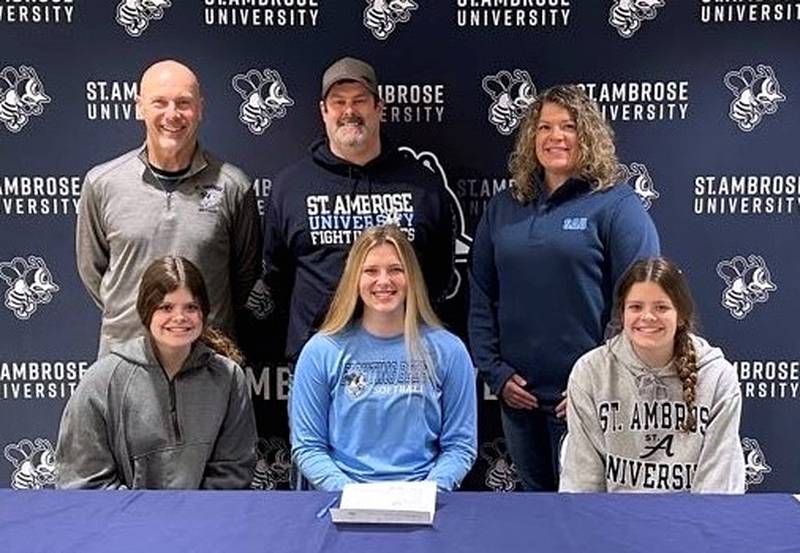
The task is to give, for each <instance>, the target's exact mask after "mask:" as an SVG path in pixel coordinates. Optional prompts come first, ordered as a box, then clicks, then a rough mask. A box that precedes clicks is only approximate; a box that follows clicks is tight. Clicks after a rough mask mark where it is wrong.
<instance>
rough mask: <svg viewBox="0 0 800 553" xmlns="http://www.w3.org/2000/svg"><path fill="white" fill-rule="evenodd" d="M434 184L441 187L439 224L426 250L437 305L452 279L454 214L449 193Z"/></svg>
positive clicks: (432, 293)
mask: <svg viewBox="0 0 800 553" xmlns="http://www.w3.org/2000/svg"><path fill="white" fill-rule="evenodd" d="M435 186H438V187H440V189H441V193H440V197H439V213H438V215H437V220H438V222H439V224H438V225H437V229H436V232H435V233H434V236H433V244H431V248H430V250H429V252H428V255H429V256H430V262H429V263H428V265H429V266H428V275H427V282H428V286H429V290H428V294H429V296H430V298H431V302H432V303H433V304H434V305H437V304H440V303H441V302H443V301H444V300H445V297H446V296H447V293H448V292H449V288H450V281H451V280H452V279H453V255H454V253H455V214H454V211H453V209H454V208H453V205H452V201H451V199H450V195H449V194H448V192H447V190H446V189H445V188H444V185H442V184H439V183H436V184H435Z"/></svg>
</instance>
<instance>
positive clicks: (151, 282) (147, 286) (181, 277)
mask: <svg viewBox="0 0 800 553" xmlns="http://www.w3.org/2000/svg"><path fill="white" fill-rule="evenodd" d="M181 287H185V288H186V289H187V290H189V293H190V294H192V297H194V299H195V301H196V302H197V303H198V304H199V306H200V312H201V313H202V314H203V333H202V334H201V335H200V338H199V339H200V341H201V342H203V343H204V344H205V345H207V346H208V347H209V348H211V349H212V350H214V351H215V352H217V353H219V354H220V355H224V356H225V357H228V358H230V359H232V360H233V361H234V362H236V363H240V364H241V363H242V361H243V357H242V354H241V352H240V351H239V348H238V347H236V344H235V343H233V341H232V340H231V339H230V338H228V337H227V336H225V335H224V334H223V333H222V332H220V331H219V330H216V329H213V328H209V327H208V315H209V313H210V312H211V303H210V302H209V299H208V290H207V289H206V282H205V279H203V275H202V273H201V272H200V269H198V268H197V266H196V265H195V264H194V263H192V262H191V261H189V260H188V259H186V258H185V257H178V256H171V255H168V256H165V257H160V258H158V259H156V260H155V261H153V262H152V263H150V265H148V267H147V269H145V271H144V273H143V274H142V280H141V282H140V283H139V296H138V298H137V299H136V311H137V312H138V313H139V319H140V320H141V321H142V324H143V325H144V326H145V328H147V329H149V328H150V321H151V320H152V319H153V313H155V312H156V309H158V306H159V305H161V302H162V301H164V298H165V297H166V295H167V294H170V293H172V292H174V291H175V290H177V289H178V288H181Z"/></svg>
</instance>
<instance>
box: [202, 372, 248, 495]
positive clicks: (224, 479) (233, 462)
mask: <svg viewBox="0 0 800 553" xmlns="http://www.w3.org/2000/svg"><path fill="white" fill-rule="evenodd" d="M233 369H234V370H233V379H232V382H231V391H230V395H229V397H228V412H227V413H226V414H225V418H224V420H223V421H222V427H221V428H220V431H219V436H217V441H216V443H215V444H214V450H213V452H212V453H211V457H210V458H209V459H208V461H207V462H206V467H205V471H204V473H203V480H202V482H201V483H200V488H201V489H218V490H225V489H228V490H235V489H244V488H248V487H249V486H250V483H251V481H252V480H253V470H254V469H255V466H256V440H257V439H258V438H257V436H256V419H255V414H254V413H253V405H252V403H251V401H250V390H249V389H248V386H247V380H246V379H245V376H244V371H242V369H241V368H240V367H239V366H238V365H235V364H234V366H233Z"/></svg>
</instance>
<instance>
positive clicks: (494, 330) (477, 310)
mask: <svg viewBox="0 0 800 553" xmlns="http://www.w3.org/2000/svg"><path fill="white" fill-rule="evenodd" d="M490 210H491V204H490V207H489V208H487V209H486V211H484V213H483V216H482V217H481V220H480V223H478V229H477V231H476V232H475V239H474V240H473V242H472V265H471V269H470V275H469V281H470V306H469V342H470V348H471V349H472V355H473V358H474V359H475V363H476V364H477V366H478V371H480V373H481V376H482V377H483V379H484V381H485V382H486V383H487V384H488V385H489V388H490V389H491V391H492V393H494V394H496V395H499V394H500V390H502V388H503V386H504V385H505V383H506V381H507V380H508V379H509V378H511V375H513V374H514V373H515V372H516V371H515V370H514V368H512V367H511V366H510V365H508V364H507V363H506V362H505V361H504V360H503V359H502V357H501V356H500V331H499V327H498V321H497V303H498V300H499V289H498V287H499V285H498V280H497V267H496V265H495V261H494V259H495V257H494V242H493V236H492V234H493V232H492V230H493V229H492V226H493V223H492V219H491V213H490Z"/></svg>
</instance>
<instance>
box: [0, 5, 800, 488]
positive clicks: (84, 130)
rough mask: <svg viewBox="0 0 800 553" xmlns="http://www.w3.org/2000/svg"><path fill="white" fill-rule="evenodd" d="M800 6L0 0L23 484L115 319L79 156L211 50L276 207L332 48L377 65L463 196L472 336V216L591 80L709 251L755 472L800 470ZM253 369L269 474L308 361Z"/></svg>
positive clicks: (460, 251) (0, 421) (2, 168)
mask: <svg viewBox="0 0 800 553" xmlns="http://www.w3.org/2000/svg"><path fill="white" fill-rule="evenodd" d="M799 31H800V4H797V3H796V2H795V1H794V0H791V1H789V0H785V1H784V0H741V1H737V2H722V1H712V0H680V1H678V0H639V1H637V2H631V1H629V0H614V1H591V2H590V1H586V0H584V1H582V2H581V1H578V0H438V1H436V2H424V1H421V0H391V1H388V2H387V1H384V0H360V1H359V0H335V1H334V0H203V1H200V0H195V1H182V2H178V1H176V0H121V1H117V0H114V1H113V2H89V1H87V0H38V1H33V0H0V235H2V237H3V238H2V240H0V294H1V295H2V306H0V336H2V339H1V340H0V447H2V448H3V457H2V458H0V486H7V487H12V488H18V489H35V488H47V487H52V485H53V451H52V447H53V444H54V443H55V437H56V434H57V430H58V422H59V418H60V414H61V411H62V409H63V407H64V404H65V402H66V400H67V398H68V397H69V395H70V393H71V391H72V390H74V387H75V386H76V385H77V383H78V382H79V380H80V377H81V375H82V373H83V372H84V371H85V370H86V369H87V368H88V366H89V365H90V364H91V363H92V361H93V360H94V354H95V351H96V347H97V336H98V329H99V313H98V310H97V308H96V307H95V306H94V304H93V303H92V302H91V301H90V299H89V297H88V294H87V293H86V292H85V291H84V289H83V287H82V285H81V283H80V281H79V279H78V276H77V271H76V267H75V259H74V230H75V214H76V209H77V202H78V198H79V196H80V190H81V182H82V178H83V174H84V173H85V172H86V171H87V169H88V168H90V167H91V166H93V165H95V164H97V163H100V162H103V161H106V160H108V159H111V158H113V157H115V156H117V155H119V154H120V153H122V152H124V151H127V150H130V149H131V148H133V147H135V146H136V145H137V144H139V143H141V141H142V140H143V131H142V124H141V122H140V121H137V119H136V111H135V107H134V99H135V96H136V91H137V80H138V78H139V76H140V74H141V72H142V71H143V69H144V68H146V67H147V66H148V65H150V64H151V63H152V62H154V61H157V60H159V59H164V58H175V59H179V60H181V61H183V62H184V63H186V64H187V65H189V66H190V67H192V68H194V69H195V70H196V72H197V74H198V75H199V77H200V80H201V84H202V89H203V94H204V96H205V102H206V110H205V117H204V122H203V126H202V130H201V135H202V136H201V140H202V143H203V145H204V146H205V147H207V148H208V149H210V150H211V151H213V152H214V153H215V154H216V155H218V156H220V157H222V158H223V159H226V160H228V161H230V162H232V163H234V164H236V165H238V166H240V167H241V168H242V169H244V170H245V171H246V172H247V173H248V175H250V177H251V178H252V179H253V182H254V185H255V187H256V191H257V194H258V196H259V203H260V207H263V201H264V200H265V198H266V196H267V195H268V193H269V188H270V183H271V179H272V177H273V176H274V175H275V174H276V172H277V171H279V170H280V169H281V168H282V167H283V166H285V165H287V164H288V163H290V162H292V161H294V160H296V159H297V158H299V157H300V156H302V155H303V154H304V152H305V149H306V147H307V145H308V144H309V143H310V141H311V140H312V139H313V138H314V137H315V136H317V135H318V134H319V133H320V132H321V131H322V125H321V122H320V117H319V107H318V101H319V88H320V78H321V74H322V71H323V70H324V68H325V67H327V66H328V65H329V64H330V63H331V62H332V61H333V60H335V59H337V58H338V57H341V56H343V55H354V56H357V57H361V58H363V59H366V60H368V61H370V62H371V63H372V64H373V65H374V66H375V67H376V69H377V71H378V74H379V80H380V82H381V84H382V86H381V93H382V96H383V98H384V100H385V111H384V129H385V131H386V133H388V135H390V136H391V137H392V140H393V141H394V142H396V143H397V144H399V145H400V146H402V147H404V148H408V149H410V150H411V151H412V152H413V153H414V154H415V155H416V156H417V157H418V158H419V159H420V161H421V162H423V163H426V164H428V165H429V167H430V168H431V169H432V170H434V171H435V172H436V173H437V175H438V176H439V178H441V180H442V182H443V184H444V185H445V186H447V187H448V189H449V190H450V192H451V194H452V195H453V196H454V197H455V198H456V200H457V202H458V205H459V207H460V213H459V216H460V217H459V224H460V228H459V230H460V236H459V240H458V244H457V249H456V266H457V270H458V272H459V276H460V278H461V280H460V289H459V291H458V293H457V294H456V295H455V297H454V298H452V300H451V301H450V304H449V305H448V308H447V319H448V322H449V324H450V326H451V327H452V328H453V329H454V330H455V331H456V332H458V333H459V334H461V335H462V336H463V335H464V334H465V332H464V331H465V317H466V312H465V305H466V298H465V289H466V278H467V276H466V271H465V268H466V263H467V260H468V256H469V247H470V243H471V237H472V233H473V231H474V229H475V227H476V225H477V222H478V220H479V218H480V215H481V213H482V211H483V209H484V207H485V205H486V202H487V201H488V200H489V199H490V198H491V197H492V195H493V194H495V193H496V192H498V191H499V190H502V189H504V188H506V187H507V186H508V185H509V183H510V178H509V176H508V171H507V168H506V162H507V157H508V154H509V151H510V149H511V147H512V144H513V138H514V132H515V130H516V128H517V127H518V125H519V123H520V120H521V118H522V116H523V115H524V113H525V110H526V108H527V107H528V106H529V105H530V103H531V102H532V101H533V99H534V98H535V96H536V93H537V91H541V90H543V89H544V88H546V87H548V86H551V85H554V84H559V83H578V84H580V85H582V86H583V87H584V88H585V90H586V91H587V92H588V93H589V94H590V95H591V96H592V97H593V98H594V99H595V100H596V101H597V102H598V103H599V105H600V108H601V109H602V111H603V113H604V115H605V117H606V118H607V119H608V120H609V121H610V122H611V124H612V125H613V127H614V129H615V131H616V134H617V145H618V153H619V157H620V161H621V162H622V163H623V164H624V165H625V167H626V171H627V176H628V182H629V183H630V184H631V185H632V186H633V187H634V188H635V190H636V191H637V192H638V193H639V195H640V197H641V199H642V202H643V204H644V205H645V207H646V208H647V209H648V210H649V213H650V214H651V216H652V217H653V219H654V221H655V223H656V225H657V227H658V229H659V232H660V235H661V240H662V248H663V251H664V253H665V254H666V255H668V256H670V257H672V258H674V259H675V260H677V261H678V263H679V264H680V265H681V266H682V267H683V268H684V269H685V272H686V274H687V275H688V277H689V280H690V283H691V285H692V288H693V290H694V293H695V296H696V300H697V303H698V308H699V313H700V317H701V323H702V334H703V335H704V336H706V337H707V338H708V339H709V340H710V341H711V342H712V343H714V344H717V345H719V346H721V347H722V348H723V349H724V350H725V352H726V354H727V356H728V358H729V359H731V360H732V361H733V362H734V363H735V364H736V367H737V369H738V372H739V376H740V379H741V387H742V393H743V397H744V411H743V423H742V439H743V445H744V448H745V451H746V456H747V470H748V473H747V474H748V487H749V490H750V491H792V490H797V489H800V458H798V456H797V455H796V451H797V450H798V448H799V446H800V435H799V434H798V433H797V432H796V431H792V428H793V426H794V423H795V421H797V420H800V418H798V415H799V414H800V413H799V412H798V396H800V361H798V359H800V346H798V341H797V338H796V334H795V330H794V329H793V327H792V326H791V325H792V321H793V320H794V316H793V315H792V314H793V313H794V314H797V313H798V312H800V305H799V303H800V296H799V295H798V294H797V285H796V283H797V282H798V280H800V262H798V260H797V258H796V256H795V255H794V254H791V251H793V250H791V248H790V245H791V243H792V242H791V241H792V236H796V232H797V218H798V212H799V211H800V205H798V199H799V198H800V188H798V175H800V163H798V156H797V148H796V146H792V142H791V141H792V140H793V139H792V136H793V135H794V134H793V133H794V132H796V129H798V128H800V61H798V57H797V52H798V51H800V32H799ZM792 283H795V284H792ZM531 316H546V315H537V314H532V315H531ZM271 332H279V329H278V330H275V329H265V330H264V337H263V339H264V340H265V341H269V340H270V333H271ZM247 373H248V378H249V380H250V384H251V388H252V392H253V396H254V398H255V400H256V409H257V415H258V419H259V427H260V432H261V435H262V436H263V437H262V439H261V441H260V443H259V450H260V451H259V454H260V457H259V465H258V473H257V478H256V482H255V483H254V486H255V487H258V488H263V489H272V488H276V487H278V488H280V487H285V486H286V483H287V481H288V466H289V455H288V451H287V443H286V438H287V429H286V415H285V410H286V392H287V388H288V380H289V378H288V371H287V369H286V368H285V367H282V366H280V364H269V365H266V366H256V367H248V368H247ZM481 398H482V402H481V408H480V455H479V459H478V462H477V463H476V465H475V468H474V470H473V471H472V473H471V474H470V476H469V478H468V479H467V482H466V487H468V488H470V489H493V490H509V489H513V488H514V487H515V485H516V480H515V475H514V470H513V466H512V465H511V463H510V460H509V458H508V454H507V451H506V449H505V445H504V443H503V440H502V438H501V432H500V428H499V416H498V410H497V403H496V400H495V399H494V398H492V397H490V396H489V395H488V394H487V393H485V392H483V391H482V392H481Z"/></svg>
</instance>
